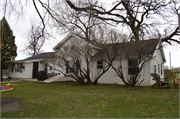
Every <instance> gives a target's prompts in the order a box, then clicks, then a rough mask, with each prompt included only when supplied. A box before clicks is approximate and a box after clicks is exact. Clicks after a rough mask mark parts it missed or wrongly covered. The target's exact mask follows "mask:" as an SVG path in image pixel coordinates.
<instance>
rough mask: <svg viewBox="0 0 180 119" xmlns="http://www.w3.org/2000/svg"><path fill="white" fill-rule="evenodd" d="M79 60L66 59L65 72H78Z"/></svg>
mask: <svg viewBox="0 0 180 119" xmlns="http://www.w3.org/2000/svg"><path fill="white" fill-rule="evenodd" d="M78 65H79V61H78V60H76V61H66V73H71V72H76V73H78Z"/></svg>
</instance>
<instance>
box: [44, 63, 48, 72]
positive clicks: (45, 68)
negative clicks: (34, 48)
mask: <svg viewBox="0 0 180 119" xmlns="http://www.w3.org/2000/svg"><path fill="white" fill-rule="evenodd" d="M47 70H48V64H47V63H46V64H45V65H44V71H46V73H47Z"/></svg>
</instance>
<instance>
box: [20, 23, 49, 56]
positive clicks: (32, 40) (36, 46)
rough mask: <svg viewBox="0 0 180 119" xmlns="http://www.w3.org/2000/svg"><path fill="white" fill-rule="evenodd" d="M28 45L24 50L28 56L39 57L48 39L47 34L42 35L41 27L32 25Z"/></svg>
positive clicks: (28, 35)
mask: <svg viewBox="0 0 180 119" xmlns="http://www.w3.org/2000/svg"><path fill="white" fill-rule="evenodd" d="M27 39H28V41H27V43H26V44H25V49H24V50H23V51H24V52H25V53H26V54H27V55H28V56H34V55H38V54H40V53H41V52H42V50H41V49H42V47H43V45H44V42H45V39H46V32H44V34H43V35H42V32H41V28H40V26H36V25H34V24H32V25H31V27H30V30H29V31H28V34H27Z"/></svg>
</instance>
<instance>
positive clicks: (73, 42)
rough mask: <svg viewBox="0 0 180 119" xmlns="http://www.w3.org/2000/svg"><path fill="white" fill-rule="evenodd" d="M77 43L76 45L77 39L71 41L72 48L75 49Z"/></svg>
mask: <svg viewBox="0 0 180 119" xmlns="http://www.w3.org/2000/svg"><path fill="white" fill-rule="evenodd" d="M75 45H76V42H75V41H71V49H74V48H75Z"/></svg>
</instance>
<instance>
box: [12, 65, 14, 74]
mask: <svg viewBox="0 0 180 119" xmlns="http://www.w3.org/2000/svg"><path fill="white" fill-rule="evenodd" d="M13 71H14V64H12V69H11V72H13Z"/></svg>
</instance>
